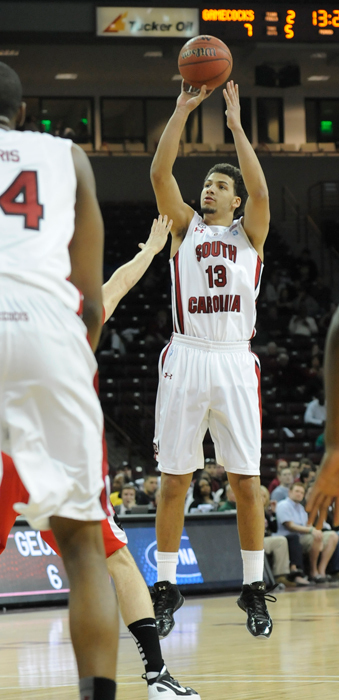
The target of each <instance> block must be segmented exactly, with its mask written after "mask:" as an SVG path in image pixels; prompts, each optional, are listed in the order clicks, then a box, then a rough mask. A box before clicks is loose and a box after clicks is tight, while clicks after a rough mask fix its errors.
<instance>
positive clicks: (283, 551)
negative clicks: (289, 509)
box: [260, 486, 309, 586]
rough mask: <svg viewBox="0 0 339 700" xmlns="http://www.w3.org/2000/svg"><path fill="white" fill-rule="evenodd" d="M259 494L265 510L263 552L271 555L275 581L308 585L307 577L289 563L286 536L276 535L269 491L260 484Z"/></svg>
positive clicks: (273, 511) (274, 503)
mask: <svg viewBox="0 0 339 700" xmlns="http://www.w3.org/2000/svg"><path fill="white" fill-rule="evenodd" d="M260 489H261V496H262V499H263V505H264V510H265V537H264V550H265V554H267V555H268V556H269V555H272V556H273V574H274V578H275V581H276V583H283V584H284V585H285V586H294V585H299V586H308V585H309V583H308V581H307V579H305V578H304V577H303V576H301V575H300V572H298V571H296V566H295V565H292V567H291V565H290V555H289V545H288V539H287V537H284V535H277V534H276V531H277V520H276V516H275V510H276V502H275V501H270V494H269V491H268V490H267V488H266V487H265V486H261V487H260Z"/></svg>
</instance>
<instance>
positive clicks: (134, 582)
mask: <svg viewBox="0 0 339 700" xmlns="http://www.w3.org/2000/svg"><path fill="white" fill-rule="evenodd" d="M107 568H108V571H109V573H110V574H111V576H112V578H113V581H114V585H115V590H116V593H117V596H118V602H119V608H120V612H121V615H122V619H123V621H124V623H125V625H126V627H128V629H129V631H130V633H131V635H132V637H133V639H134V640H135V642H136V645H137V647H138V651H139V653H140V656H141V659H142V661H143V663H144V666H145V676H144V677H145V680H146V681H147V684H148V697H149V700H153V698H157V697H163V698H165V699H166V698H175V697H177V696H180V697H188V696H194V698H196V700H199V695H198V694H197V693H196V692H195V691H194V690H192V688H184V687H183V686H181V685H180V683H179V682H178V681H176V680H174V679H173V678H172V677H171V676H170V674H169V672H168V669H167V667H166V665H165V663H164V660H163V658H162V653H161V648H160V642H159V636H158V632H157V628H156V624H155V619H154V611H153V605H152V601H151V597H150V594H149V590H148V588H147V585H146V583H145V580H144V578H143V576H142V575H141V573H140V571H139V569H138V567H137V565H136V563H135V561H134V559H133V557H132V555H131V553H130V552H129V551H128V549H127V547H122V548H120V549H118V550H117V551H116V552H115V553H114V554H112V555H111V556H110V557H108V559H107Z"/></svg>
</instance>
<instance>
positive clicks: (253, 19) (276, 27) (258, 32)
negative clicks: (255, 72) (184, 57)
mask: <svg viewBox="0 0 339 700" xmlns="http://www.w3.org/2000/svg"><path fill="white" fill-rule="evenodd" d="M219 4H220V3H218V5H219ZM200 31H201V33H202V34H212V35H213V36H217V37H218V38H219V39H222V40H223V41H225V42H226V44H227V43H229V42H231V41H232V42H234V41H239V42H240V41H244V42H247V43H251V42H257V41H264V42H268V43H275V42H276V41H279V42H284V43H298V42H309V43H313V42H324V43H329V42H331V43H332V42H333V43H335V42H338V41H339V4H338V5H337V8H336V7H335V6H334V7H333V6H332V5H326V6H323V5H320V6H319V5H314V4H313V3H310V4H307V5H306V4H305V5H293V4H291V5H280V4H279V5H276V6H275V5H274V3H272V4H270V5H268V4H265V5H264V4H262V5H261V4H260V5H257V4H253V5H251V4H248V5H246V4H242V5H233V4H229V5H228V4H224V5H223V6H222V7H219V8H217V9H216V8H215V6H213V5H206V6H204V7H203V8H202V10H201V15H200Z"/></svg>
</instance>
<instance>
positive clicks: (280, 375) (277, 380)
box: [272, 352, 304, 401]
mask: <svg viewBox="0 0 339 700" xmlns="http://www.w3.org/2000/svg"><path fill="white" fill-rule="evenodd" d="M272 374H273V381H274V385H275V387H276V389H277V393H276V399H277V400H278V401H284V400H289V399H291V398H294V397H295V394H296V392H297V391H298V392H299V394H301V393H302V392H303V382H304V377H303V375H302V372H301V369H300V367H299V366H297V365H295V364H293V363H292V362H291V360H290V356H289V355H288V354H287V352H280V353H279V355H278V357H277V366H276V368H275V370H274V371H273V372H272Z"/></svg>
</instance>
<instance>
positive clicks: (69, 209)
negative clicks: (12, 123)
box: [0, 129, 79, 311]
mask: <svg viewBox="0 0 339 700" xmlns="http://www.w3.org/2000/svg"><path fill="white" fill-rule="evenodd" d="M72 145H73V144H72V141H70V140H67V139H60V138H55V137H53V136H50V135H49V134H40V133H38V132H36V133H35V132H31V131H24V132H20V131H5V130H3V129H0V276H1V277H3V279H5V277H10V278H11V279H12V280H16V281H17V282H21V283H23V284H28V285H31V286H34V287H38V288H40V289H44V290H45V291H47V292H50V293H51V294H53V296H55V297H57V298H59V300H60V301H62V302H63V303H64V304H65V305H66V306H68V307H70V308H72V309H73V310H74V311H77V310H78V308H79V292H78V290H77V289H76V288H75V287H74V286H73V285H72V284H71V283H70V282H69V281H68V280H67V278H68V277H69V275H70V273H71V264H70V257H69V252H68V246H69V244H70V242H71V240H72V236H73V233H74V206H75V197H76V186H77V183H76V175H75V169H74V164H73V158H72V153H71V147H72Z"/></svg>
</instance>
